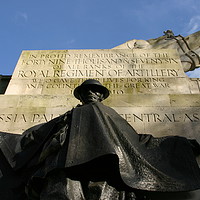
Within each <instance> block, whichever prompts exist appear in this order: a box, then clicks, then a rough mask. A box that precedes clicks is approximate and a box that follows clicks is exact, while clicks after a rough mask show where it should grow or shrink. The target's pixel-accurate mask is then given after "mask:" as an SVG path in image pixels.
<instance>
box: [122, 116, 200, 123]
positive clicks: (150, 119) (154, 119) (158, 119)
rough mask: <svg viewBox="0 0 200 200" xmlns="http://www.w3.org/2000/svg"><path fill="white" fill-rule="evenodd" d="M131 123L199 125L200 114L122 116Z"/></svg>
mask: <svg viewBox="0 0 200 200" xmlns="http://www.w3.org/2000/svg"><path fill="white" fill-rule="evenodd" d="M121 116H122V117H123V118H124V119H126V120H127V121H128V122H129V123H131V124H132V123H135V122H146V123H177V122H181V123H185V122H191V123H197V122H199V121H200V113H182V114H176V113H141V114H134V113H128V114H121Z"/></svg>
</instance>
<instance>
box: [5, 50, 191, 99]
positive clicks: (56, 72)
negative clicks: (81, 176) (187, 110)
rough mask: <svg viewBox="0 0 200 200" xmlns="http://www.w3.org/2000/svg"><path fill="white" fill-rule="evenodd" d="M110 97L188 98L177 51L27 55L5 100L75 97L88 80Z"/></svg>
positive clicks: (80, 52)
mask: <svg viewBox="0 0 200 200" xmlns="http://www.w3.org/2000/svg"><path fill="white" fill-rule="evenodd" d="M88 78H96V79H99V80H100V81H101V82H102V83H103V84H104V85H105V86H106V87H107V88H108V89H110V91H111V93H112V94H137V93H151V94H170V93H184V94H185V93H190V88H189V78H188V77H187V76H186V75H185V73H184V71H183V69H182V67H181V64H180V59H179V57H178V54H177V52H176V51H175V50H169V49H162V50H138V49H137V50H129V49H122V50H121V49H116V50H114V49H108V50H98V49H97V50H52V51H50V50H40V51H23V52H22V54H21V56H20V59H19V61H18V64H17V66H16V68H15V71H14V74H13V76H12V80H11V82H10V84H9V87H8V88H7V91H6V94H48V95H51V94H52V95H55V94H67V95H68V94H72V92H73V89H74V88H75V87H77V86H78V85H79V84H80V83H82V82H83V81H84V80H85V79H88Z"/></svg>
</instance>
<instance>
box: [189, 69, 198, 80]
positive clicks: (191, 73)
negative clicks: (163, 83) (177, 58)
mask: <svg viewBox="0 0 200 200" xmlns="http://www.w3.org/2000/svg"><path fill="white" fill-rule="evenodd" d="M186 74H187V75H188V76H189V77H190V78H200V68H197V69H195V70H194V71H189V72H186Z"/></svg>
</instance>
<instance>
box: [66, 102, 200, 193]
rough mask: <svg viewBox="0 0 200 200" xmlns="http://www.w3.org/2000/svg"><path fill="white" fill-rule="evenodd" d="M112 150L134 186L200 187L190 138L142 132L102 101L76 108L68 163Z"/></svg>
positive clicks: (154, 188) (125, 178)
mask: <svg viewBox="0 0 200 200" xmlns="http://www.w3.org/2000/svg"><path fill="white" fill-rule="evenodd" d="M109 154H113V155H117V157H118V161H119V171H120V174H121V178H122V180H123V181H124V182H125V183H126V184H127V185H128V186H130V187H132V188H137V189H142V190H151V191H187V190H194V189H197V188H200V170H199V167H198V165H197V163H196V160H195V156H194V153H193V150H192V148H191V145H190V143H189V141H188V140H187V139H186V138H183V137H178V136H174V137H163V138H154V137H152V136H151V135H139V134H137V133H136V131H135V130H134V129H133V128H132V126H130V125H129V124H128V122H127V121H126V120H124V119H123V118H122V117H121V116H120V115H119V114H118V113H116V112H115V111H114V110H113V109H111V108H109V107H107V106H104V105H103V104H101V103H95V104H87V105H84V106H81V107H77V108H75V109H74V111H73V114H72V123H71V131H70V136H69V146H68V151H67V159H66V166H67V167H72V166H77V165H81V164H83V163H86V162H88V161H91V160H92V159H95V158H97V157H100V156H104V155H109ZM106 162H109V161H106ZM108 165H109V163H108ZM110 165H111V163H110Z"/></svg>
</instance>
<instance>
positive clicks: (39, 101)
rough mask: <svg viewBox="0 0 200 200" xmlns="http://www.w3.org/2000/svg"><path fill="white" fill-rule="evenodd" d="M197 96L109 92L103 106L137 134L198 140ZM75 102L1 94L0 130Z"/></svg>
mask: <svg viewBox="0 0 200 200" xmlns="http://www.w3.org/2000/svg"><path fill="white" fill-rule="evenodd" d="M199 98H200V95H199V94H171V95H167V94H166V95H151V94H140V95H139V94H138V95H112V96H111V97H110V98H108V99H107V100H105V105H108V106H110V107H112V108H114V109H115V110H116V111H117V112H118V113H119V114H120V115H121V116H122V117H124V118H125V119H126V120H127V121H128V122H129V123H130V124H131V125H132V126H133V127H134V128H135V129H136V131H137V132H138V133H147V134H152V135H154V136H156V137H161V136H167V135H180V136H185V137H187V138H196V139H197V140H198V141H200V125H199V122H200V101H199ZM78 103H79V102H78V101H77V100H75V99H74V97H73V96H72V95H54V96H52V95H4V96H3V95H2V96H0V126H1V131H5V132H11V133H19V134H20V133H22V132H23V131H24V130H26V129H28V128H30V127H32V126H34V125H36V124H40V123H45V122H47V121H49V120H51V119H53V118H54V117H57V116H59V115H61V114H63V113H65V112H66V111H68V110H71V109H72V108H73V107H75V106H76V105H77V104H78Z"/></svg>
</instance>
